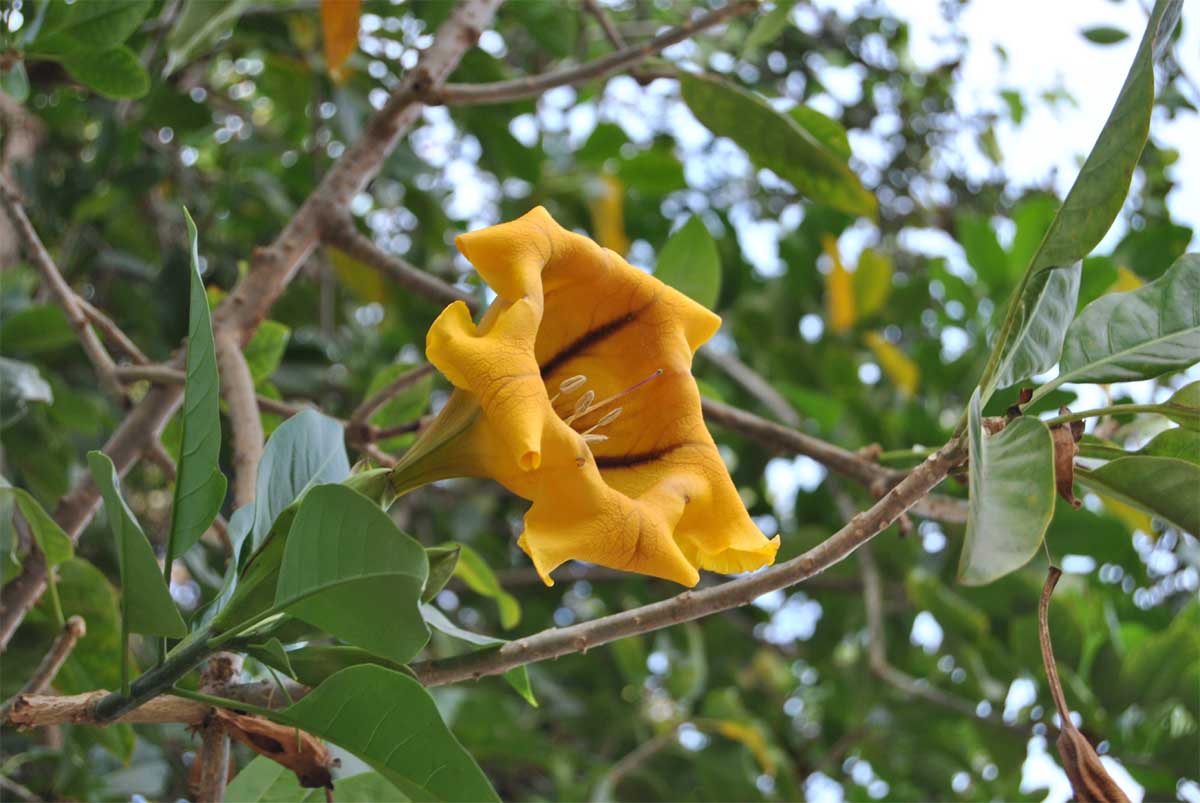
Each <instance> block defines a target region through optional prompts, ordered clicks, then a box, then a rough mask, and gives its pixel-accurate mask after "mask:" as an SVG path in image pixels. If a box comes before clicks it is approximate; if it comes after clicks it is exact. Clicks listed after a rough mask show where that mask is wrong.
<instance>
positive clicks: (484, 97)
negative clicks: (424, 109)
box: [421, 1, 758, 106]
mask: <svg viewBox="0 0 1200 803" xmlns="http://www.w3.org/2000/svg"><path fill="white" fill-rule="evenodd" d="M757 7H758V3H756V2H746V1H743V2H737V3H730V4H729V5H727V6H723V7H722V8H718V9H715V10H713V11H710V12H708V13H707V14H704V15H703V16H700V17H697V18H696V19H694V20H692V21H690V22H685V23H683V24H682V25H679V26H678V27H675V28H672V29H671V30H669V31H667V32H666V33H664V34H660V35H659V36H656V37H654V38H653V39H651V40H650V41H649V42H646V43H645V44H641V45H635V46H633V47H627V48H625V49H623V50H618V51H616V52H615V53H610V54H608V55H607V56H604V57H602V58H598V59H596V60H595V61H589V62H587V63H586V64H579V65H577V66H574V67H566V68H564V69H562V70H558V71H556V72H551V73H544V74H542V75H534V76H529V77H526V78H515V79H513V80H511V81H496V82H494V83H490V84H446V85H445V86H444V87H442V89H440V90H435V91H430V92H427V93H424V94H423V95H422V97H421V99H422V100H424V101H425V102H426V103H428V104H429V105H431V106H433V105H444V106H473V105H477V104H483V103H507V102H509V101H513V100H522V99H524V98H529V97H535V96H537V95H541V94H542V93H544V92H546V91H547V90H550V89H554V88H555V87H559V86H566V85H568V84H580V83H583V82H584V81H591V80H595V79H598V78H605V77H607V76H609V75H612V74H613V73H615V72H619V71H621V70H623V69H625V68H627V67H632V66H634V65H635V64H638V63H639V62H641V61H644V60H645V59H646V58H648V57H650V56H652V55H654V54H655V53H658V52H660V51H662V50H665V49H666V48H668V47H670V46H671V45H675V44H679V43H680V42H682V41H684V40H685V39H688V38H690V37H692V36H693V35H694V34H696V33H698V32H699V31H702V30H704V29H706V28H711V27H713V26H714V25H719V24H720V23H722V22H724V21H725V20H727V19H729V18H730V17H736V16H738V15H740V14H745V13H747V12H749V11H752V10H754V9H755V8H757Z"/></svg>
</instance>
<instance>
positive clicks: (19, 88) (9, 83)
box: [0, 61, 29, 103]
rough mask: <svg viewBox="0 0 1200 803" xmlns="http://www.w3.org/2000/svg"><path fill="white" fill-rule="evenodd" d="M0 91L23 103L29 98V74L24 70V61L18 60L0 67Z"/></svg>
mask: <svg viewBox="0 0 1200 803" xmlns="http://www.w3.org/2000/svg"><path fill="white" fill-rule="evenodd" d="M0 92H3V93H4V94H6V95H8V96H9V97H10V98H12V99H13V100H15V101H16V102H17V103H24V102H25V101H27V100H28V99H29V74H28V73H27V72H25V62H23V61H18V62H15V63H14V64H12V65H11V66H9V67H7V68H3V69H0Z"/></svg>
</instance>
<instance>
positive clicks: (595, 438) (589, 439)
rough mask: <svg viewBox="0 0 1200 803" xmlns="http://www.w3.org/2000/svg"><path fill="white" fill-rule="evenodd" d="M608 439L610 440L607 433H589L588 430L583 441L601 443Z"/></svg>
mask: <svg viewBox="0 0 1200 803" xmlns="http://www.w3.org/2000/svg"><path fill="white" fill-rule="evenodd" d="M606 440H608V436H607V435H592V434H591V433H588V432H585V433H583V442H584V443H600V442H602V441H606Z"/></svg>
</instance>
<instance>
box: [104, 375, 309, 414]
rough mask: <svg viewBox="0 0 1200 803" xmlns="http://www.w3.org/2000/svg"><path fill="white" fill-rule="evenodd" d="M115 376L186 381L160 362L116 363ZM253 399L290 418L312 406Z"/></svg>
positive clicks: (175, 382) (163, 382)
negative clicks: (145, 363)
mask: <svg viewBox="0 0 1200 803" xmlns="http://www.w3.org/2000/svg"><path fill="white" fill-rule="evenodd" d="M117 376H119V377H120V378H121V379H123V380H125V381H126V382H131V381H137V380H144V381H146V382H154V383H155V384H159V385H183V383H184V382H186V381H187V374H185V373H184V372H183V371H181V370H179V369H178V368H175V367H173V366H170V365H161V364H151V365H118V366H117ZM254 401H255V403H256V404H257V405H258V407H259V409H260V410H264V411H266V412H268V413H274V414H275V415H281V416H283V417H285V418H291V417H292V416H294V415H295V414H296V413H298V412H300V411H301V410H306V409H308V408H310V407H313V406H314V405H312V404H308V403H293V402H286V401H281V400H280V399H272V398H270V397H269V396H263V395H262V394H261V393H260V394H256V395H255V397H254Z"/></svg>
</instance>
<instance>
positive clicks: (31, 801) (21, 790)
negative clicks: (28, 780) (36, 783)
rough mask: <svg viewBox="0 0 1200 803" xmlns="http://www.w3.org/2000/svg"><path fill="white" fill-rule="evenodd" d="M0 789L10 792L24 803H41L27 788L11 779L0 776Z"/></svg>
mask: <svg viewBox="0 0 1200 803" xmlns="http://www.w3.org/2000/svg"><path fill="white" fill-rule="evenodd" d="M0 789H3V790H5V791H7V792H12V793H13V794H14V795H16V796H17V797H19V798H21V800H24V801H26V803H41V800H42V799H41V798H40V797H38V796H37V795H35V794H34V793H33V792H32V791H30V790H29V789H28V788H27V787H25V786H22V785H21V784H19V783H17V782H16V781H14V780H13V779H12V778H8V777H5V776H4V775H0Z"/></svg>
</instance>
